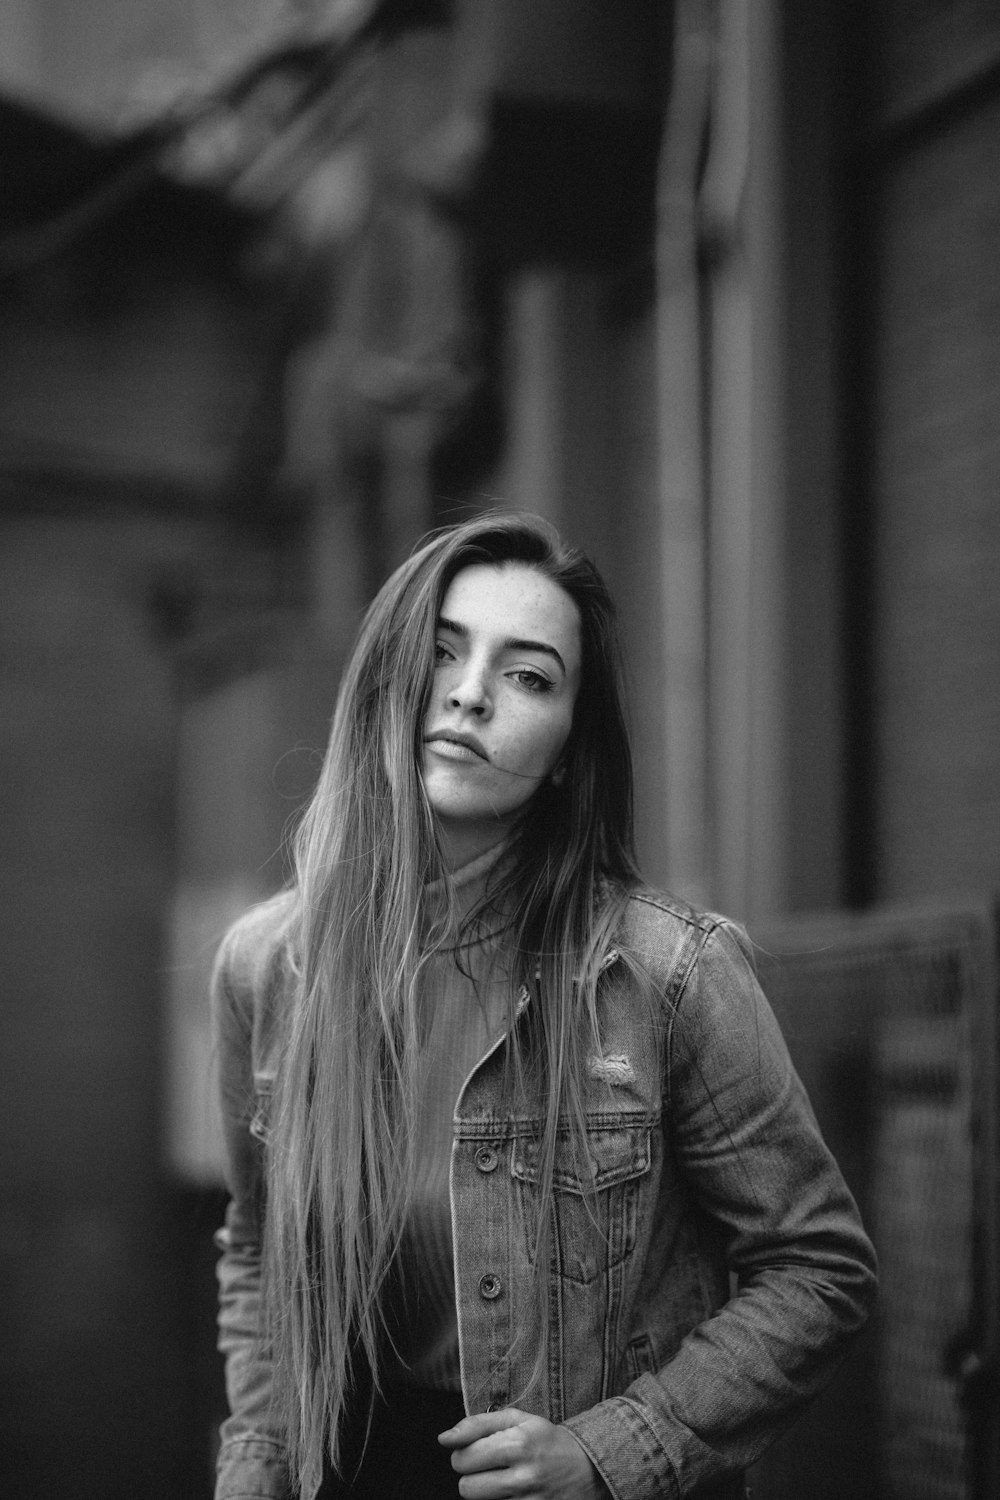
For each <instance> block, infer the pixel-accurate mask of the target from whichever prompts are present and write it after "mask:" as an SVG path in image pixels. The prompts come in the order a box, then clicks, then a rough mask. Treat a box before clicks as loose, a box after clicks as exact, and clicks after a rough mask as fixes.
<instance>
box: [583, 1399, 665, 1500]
mask: <svg viewBox="0 0 1000 1500" xmlns="http://www.w3.org/2000/svg"><path fill="white" fill-rule="evenodd" d="M563 1426H564V1427H567V1428H568V1429H569V1431H570V1432H571V1433H572V1434H573V1436H574V1437H575V1438H576V1440H577V1442H578V1443H579V1444H580V1447H581V1448H582V1449H583V1451H584V1452H585V1453H586V1455H587V1457H588V1458H589V1459H590V1461H591V1463H592V1464H593V1465H594V1468H595V1469H596V1470H597V1472H598V1473H599V1474H600V1476H601V1478H602V1479H603V1480H604V1483H605V1484H606V1485H607V1487H608V1489H609V1490H610V1491H611V1494H612V1495H613V1497H614V1500H661V1497H662V1500H680V1496H681V1489H680V1485H679V1483H678V1481H677V1475H676V1473H675V1471H674V1466H673V1464H672V1463H671V1462H670V1459H669V1458H668V1457H667V1454H666V1453H665V1451H664V1448H663V1444H662V1443H661V1442H660V1441H659V1439H658V1438H657V1436H656V1434H655V1432H654V1431H653V1429H652V1427H651V1426H650V1425H649V1423H648V1422H647V1421H646V1419H645V1418H644V1417H643V1415H642V1412H641V1411H640V1410H639V1408H638V1406H636V1404H635V1402H633V1401H630V1400H629V1399H628V1397H626V1396H613V1397H611V1399H610V1400H608V1401H602V1402H600V1404H599V1405H597V1406H592V1407H591V1408H590V1410H589V1411H584V1412H580V1413H579V1415H578V1416H575V1417H570V1418H569V1419H568V1420H567V1421H565V1422H564V1423H563Z"/></svg>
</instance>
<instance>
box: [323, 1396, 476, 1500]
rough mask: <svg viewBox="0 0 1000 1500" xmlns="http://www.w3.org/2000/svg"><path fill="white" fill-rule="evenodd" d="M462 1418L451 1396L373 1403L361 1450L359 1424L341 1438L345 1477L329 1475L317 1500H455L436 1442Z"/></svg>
mask: <svg viewBox="0 0 1000 1500" xmlns="http://www.w3.org/2000/svg"><path fill="white" fill-rule="evenodd" d="M464 1415H465V1409H464V1407H463V1406H462V1398H461V1396H459V1395H457V1394H455V1393H454V1392H452V1391H417V1390H407V1391H401V1392H399V1393H398V1395H397V1394H394V1395H393V1396H392V1397H391V1398H390V1400H389V1402H388V1403H383V1402H378V1403H376V1406H375V1412H374V1415H373V1417H372V1425H371V1432H370V1433H369V1435H368V1442H367V1444H366V1445H365V1446H364V1451H363V1452H362V1445H363V1444H364V1431H365V1427H364V1422H363V1421H362V1420H357V1421H355V1422H353V1423H352V1424H351V1425H350V1427H349V1429H348V1431H347V1433H346V1435H345V1463H344V1477H343V1478H341V1479H338V1478H336V1477H335V1476H334V1475H333V1474H330V1473H328V1474H327V1475H326V1477H325V1478H324V1480H323V1486H322V1488H321V1490H320V1492H319V1497H318V1500H347V1497H350V1500H457V1496H458V1475H457V1474H456V1473H455V1471H454V1469H453V1468H452V1467H451V1453H450V1452H449V1450H448V1449H446V1448H442V1447H441V1445H440V1443H439V1442H438V1440H437V1435H438V1433H439V1432H444V1430H445V1428H447V1427H454V1425H455V1423H456V1422H458V1421H460V1420H461V1419H462V1417H463V1416H464Z"/></svg>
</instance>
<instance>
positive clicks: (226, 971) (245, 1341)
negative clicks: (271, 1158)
mask: <svg viewBox="0 0 1000 1500" xmlns="http://www.w3.org/2000/svg"><path fill="white" fill-rule="evenodd" d="M257 982H258V983H259V982H261V981H260V980H258V981H257ZM253 991H254V979H253V977H252V974H251V972H250V966H248V965H246V964H241V962H240V927H239V925H237V927H236V928H235V929H234V930H233V931H232V932H231V933H230V934H229V936H228V937H227V938H226V940H225V941H224V943H223V945H222V948H221V950H220V952H219V956H218V958H217V959H216V964H215V970H214V975H213V980H212V1018H213V1029H214V1036H215V1046H216V1056H217V1061H218V1077H219V1093H220V1101H221V1113H222V1128H223V1138H224V1143H225V1151H226V1178H227V1184H228V1187H229V1191H230V1202H229V1206H228V1208H227V1211H226V1222H225V1227H224V1228H223V1229H221V1230H220V1231H219V1233H218V1234H217V1236H216V1243H217V1244H218V1245H219V1247H220V1249H221V1251H222V1255H221V1257H220V1260H219V1265H218V1281H219V1349H220V1351H221V1352H222V1354H223V1355H224V1357H225V1362H226V1392H227V1396H228V1400H229V1411H230V1415H229V1417H228V1418H227V1419H226V1421H225V1422H223V1424H222V1429H221V1446H220V1449H219V1459H218V1474H217V1481H216V1489H215V1500H285V1497H287V1496H288V1495H289V1493H290V1490H289V1480H288V1465H287V1454H286V1449H285V1444H284V1442H283V1439H282V1433H281V1429H280V1426H279V1424H278V1423H277V1422H276V1420H275V1417H274V1415H273V1414H272V1412H271V1394H272V1369H271V1363H270V1360H269V1357H268V1354H267V1351H266V1349H264V1348H263V1346H262V1338H261V1331H262V1322H261V1275H260V1273H261V1228H262V1212H263V1192H262V1188H263V1183H262V1176H263V1158H262V1149H261V1144H260V1140H259V1139H258V1138H257V1134H255V1132H257V1133H260V1132H261V1130H262V1122H261V1120H260V1118H259V1116H258V1113H257V1105H256V1102H255V1095H256V1090H255V1088H254V1063H253V1047H252V1043H253V1029H254V1009H255V1007H254V993H253Z"/></svg>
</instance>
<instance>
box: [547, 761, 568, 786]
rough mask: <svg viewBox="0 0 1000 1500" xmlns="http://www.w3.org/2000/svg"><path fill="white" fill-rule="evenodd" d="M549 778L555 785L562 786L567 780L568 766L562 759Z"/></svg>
mask: <svg viewBox="0 0 1000 1500" xmlns="http://www.w3.org/2000/svg"><path fill="white" fill-rule="evenodd" d="M549 780H550V781H551V783H552V785H553V786H562V784H563V782H564V781H565V780H566V767H565V765H564V764H563V762H562V761H560V762H559V764H558V765H557V766H556V767H555V769H554V770H553V772H552V774H551V775H550V776H549Z"/></svg>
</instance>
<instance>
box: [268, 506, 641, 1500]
mask: <svg viewBox="0 0 1000 1500" xmlns="http://www.w3.org/2000/svg"><path fill="white" fill-rule="evenodd" d="M512 562H516V563H522V564H527V565H529V566H531V567H533V568H537V569H538V570H539V571H540V572H542V573H543V574H544V575H545V576H546V577H548V578H550V579H551V580H552V581H553V582H555V583H556V584H558V585H559V587H561V588H562V589H564V590H565V591H566V593H567V594H568V595H569V596H570V598H571V599H572V600H573V601H574V603H575V604H576V606H577V609H578V611H579V617H580V629H581V675H580V686H579V691H578V695H577V700H576V703H575V707H574V716H573V723H572V728H571V731H570V735H569V738H568V740H567V744H566V747H565V750H564V753H563V760H562V764H563V765H564V766H565V775H564V776H563V777H561V778H557V780H558V783H559V784H558V785H555V784H553V782H552V781H551V780H549V781H547V782H546V783H544V784H543V785H542V786H541V787H540V788H539V790H538V791H536V793H535V794H534V796H533V797H532V799H531V801H530V803H529V804H528V807H527V810H526V812H525V813H524V815H522V817H521V818H520V820H519V822H518V823H517V825H516V826H515V829H514V831H513V832H512V834H511V841H510V856H509V859H508V860H507V861H505V864H504V876H503V882H504V884H503V898H504V902H505V910H510V911H511V912H512V913H513V925H512V928H511V930H510V931H511V949H512V954H513V961H514V964H515V970H516V975H515V979H516V983H515V986H514V988H515V989H517V988H518V987H519V986H521V985H526V986H527V987H528V990H529V992H530V994H531V995H532V999H533V1002H534V1003H533V1004H532V1005H530V1006H529V1007H528V1011H527V1022H526V1025H525V1024H524V1022H522V1029H523V1032H524V1035H525V1036H526V1038H527V1041H526V1044H525V1045H524V1047H522V1048H517V1049H514V1048H509V1049H508V1052H509V1053H514V1052H516V1058H515V1065H514V1069H513V1074H514V1075H516V1076H513V1081H512V1082H511V1084H510V1086H511V1087H517V1088H520V1089H529V1090H530V1091H531V1092H532V1094H533V1096H534V1097H535V1099H536V1100H537V1104H538V1109H537V1113H538V1116H539V1118H540V1119H541V1120H542V1121H543V1122H544V1124H543V1129H542V1135H541V1138H540V1140H539V1143H538V1145H539V1164H540V1201H541V1203H543V1204H544V1203H546V1202H547V1199H548V1195H550V1194H551V1191H552V1175H553V1163H554V1159H555V1151H556V1138H557V1129H558V1128H559V1127H560V1126H561V1128H562V1130H563V1132H565V1131H566V1129H567V1126H568V1127H569V1130H570V1133H571V1135H576V1136H577V1137H579V1133H580V1132H581V1131H582V1127H583V1104H582V1097H583V1079H584V1074H585V1062H586V1057H587V1055H588V1053H589V1052H591V1051H592V1050H593V1037H594V1032H595V1027H596V1021H595V993H596V979H597V969H598V964H599V958H600V955H601V953H602V952H603V949H604V946H605V943H606V941H607V938H608V935H609V933H610V932H611V931H612V930H613V928H614V927H615V926H617V923H618V919H619V916H620V912H621V908H622V905H623V902H624V900H625V896H626V893H627V891H628V889H629V888H630V887H631V886H632V885H633V884H634V883H635V880H636V879H637V876H636V869H635V861H634V856H633V848H632V775H631V757H630V751H629V742H628V734H627V730H626V726H625V717H624V712H623V706H622V697H621V690H620V672H619V665H618V650H617V638H616V631H615V615H614V607H613V604H612V601H611V598H610V596H609V594H608V591H607V589H606V587H605V585H604V583H603V581H602V579H601V577H600V575H599V574H598V572H597V570H596V569H595V568H594V566H593V564H592V563H590V562H589V561H588V560H587V559H586V558H585V557H583V555H582V554H581V553H579V552H577V551H576V550H574V549H572V548H570V547H568V546H567V545H566V544H564V543H563V542H562V540H561V539H560V538H559V536H558V535H557V534H556V533H555V532H554V531H553V529H552V528H551V527H550V526H548V525H547V524H546V523H544V522H542V521H540V520H539V519H537V518H535V517H530V516H524V515H521V514H518V513H513V512H494V513H491V514H489V515H486V516H480V517H477V518H476V519H474V520H470V521H467V522H465V523H463V524H461V525H458V526H455V527H452V528H449V529H447V530H445V531H442V532H440V533H438V534H436V535H435V536H433V537H432V538H431V540H429V541H427V542H425V543H424V545H422V546H421V547H420V548H419V549H418V550H417V551H416V552H414V554H413V555H412V556H411V557H410V558H409V560H408V561H407V562H405V563H404V564H403V565H402V566H401V567H400V568H399V569H397V571H396V572H395V573H393V575H392V576H391V577H390V578H389V580H388V581H387V582H386V583H385V585H384V586H383V588H382V589H381V591H380V592H379V594H378V595H377V597H376V598H375V600H374V602H373V603H372V605H371V607H370V608H369V610H368V612H367V614H366V616H365V618H364V621H363V623H362V626H361V629H360V633H359V635H358V639H357V642H356V645H355V648H354V651H353V653H352V656H351V659H350V662H349V664H348V666H347V669H346V672H345V674H344V678H343V681H342V684H341V687H340V691H339V694H338V698H337V704H336V709H335V713H334V717H333V725H332V730H331V735H330V742H329V747H328V750H327V753H326V757H325V760H324V763H323V768H322V772H321V774H320V777H319V782H318V785H317V787H316V791H315V793H314V795H313V798H312V801H311V803H310V805H309V807H308V809H307V811H306V813H305V816H304V818H303V820H302V823H301V825H300V827H299V830H298V833H297V836H296V839H295V845H294V855H295V898H294V905H293V909H292V916H291V919H290V922H289V929H288V938H287V941H288V945H289V952H290V955H291V958H292V963H293V967H294V971H295V974H296V978H297V990H296V994H295V996H294V1004H293V1006H292V1007H291V1014H290V1018H289V1023H288V1033H287V1037H286V1039H285V1046H284V1052H283V1061H282V1066H281V1068H280V1071H279V1077H278V1079H277V1083H276V1110H275V1118H274V1122H273V1130H272V1135H271V1141H270V1145H269V1155H268V1165H267V1195H268V1196H267V1212H266V1227H265V1276H264V1288H265V1300H266V1304H267V1308H268V1337H269V1340H270V1343H271V1350H272V1356H273V1359H274V1368H275V1388H276V1395H277V1399H278V1401H279V1409H280V1411H281V1413H282V1416H283V1418H284V1420H285V1422H286V1425H287V1432H288V1443H289V1453H290V1459H291V1462H292V1465H293V1473H297V1475H298V1478H299V1481H300V1483H302V1484H303V1485H304V1484H305V1483H307V1482H311V1481H313V1480H315V1479H316V1478H317V1477H318V1473H319V1467H320V1465H321V1464H322V1461H323V1455H324V1452H325V1453H326V1454H327V1456H328V1457H329V1459H330V1461H331V1463H332V1464H333V1465H334V1467H336V1466H337V1464H338V1460H339V1457H340V1436H341V1433H340V1429H341V1427H342V1426H343V1422H342V1418H343V1416H344V1414H345V1412H346V1411H347V1409H348V1407H349V1406H350V1405H351V1404H352V1403H354V1402H356V1401H357V1400H358V1399H359V1393H360V1392H361V1391H362V1390H363V1389H365V1388H366V1386H367V1383H368V1382H370V1381H374V1383H375V1385H376V1386H377V1385H378V1381H379V1371H380V1364H381V1362H382V1361H383V1359H384V1351H385V1348H386V1344H387V1341H389V1340H390V1334H389V1330H388V1327H387V1320H386V1315H385V1300H386V1299H385V1293H386V1290H387V1281H388V1277H389V1275H390V1272H391V1269H392V1266H393V1261H394V1257H395V1255H396V1252H397V1250H398V1247H399V1242H400V1236H401V1232H402V1228H403V1223H404V1219H405V1215H406V1210H407V1184H408V1182H409V1181H410V1180H411V1169H410V1161H411V1157H410V1152H411V1139H412V1126H413V1119H414V1104H415V1099H414V1094H415V1087H416V1085H415V1079H416V1076H417V1073H416V1061H417V1055H418V1048H419V1034H418V1017H417V1005H416V1004H415V994H416V984H417V979H418V974H419V971H420V966H421V925H420V909H421V897H422V893H423V890H424V887H425V886H426V884H427V883H428V881H430V880H432V879H436V878H438V877H439V876H440V875H441V873H442V865H441V857H440V853H439V849H438V846H437V842H436V837H435V832H434V823H433V817H432V814H431V810H430V808H429V806H428V803H427V800H426V797H425V794H424V790H423V786H422V782H421V777H420V759H421V755H420V752H421V732H422V725H423V720H424V714H425V710H426V705H427V702H428V697H429V693H430V687H431V678H432V672H433V661H434V642H435V632H436V626H437V619H438V615H439V610H440V606H441V601H442V599H443V597H444V594H445V592H446V590H447V588H448V586H449V584H450V582H451V580H452V579H453V578H454V577H455V575H456V574H457V573H458V572H460V571H461V570H462V569H463V568H465V567H468V566H470V565H472V564H476V563H487V564H495V565H502V564H505V563H512ZM512 1003H513V1002H512ZM548 1219H549V1215H548V1214H547V1213H545V1212H539V1233H540V1234H541V1235H542V1236H543V1237H544V1235H545V1234H546V1232H547V1230H546V1226H547V1224H548ZM539 1249H540V1251H541V1249H542V1246H541V1245H540V1246H539ZM546 1261H547V1256H545V1255H544V1254H542V1253H539V1254H538V1256H537V1257H536V1265H538V1266H539V1267H540V1268H541V1271H540V1274H543V1273H544V1266H545V1264H546ZM539 1307H540V1310H541V1311H542V1312H543V1313H544V1299H543V1298H542V1295H541V1292H540V1291H539Z"/></svg>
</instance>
